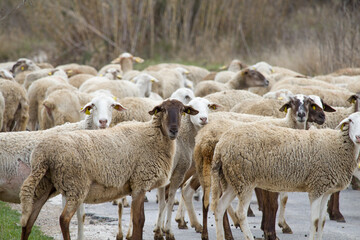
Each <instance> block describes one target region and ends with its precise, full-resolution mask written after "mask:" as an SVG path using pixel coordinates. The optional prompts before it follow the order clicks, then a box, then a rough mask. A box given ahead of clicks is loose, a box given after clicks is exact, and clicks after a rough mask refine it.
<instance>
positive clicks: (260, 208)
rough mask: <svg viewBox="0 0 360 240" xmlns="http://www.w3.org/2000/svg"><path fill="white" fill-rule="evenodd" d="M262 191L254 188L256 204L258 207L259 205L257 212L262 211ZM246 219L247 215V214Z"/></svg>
mask: <svg viewBox="0 0 360 240" xmlns="http://www.w3.org/2000/svg"><path fill="white" fill-rule="evenodd" d="M262 192H263V191H262V190H261V189H260V188H255V195H256V199H257V202H258V205H259V211H262V210H263V196H262ZM248 217H250V216H249V214H248Z"/></svg>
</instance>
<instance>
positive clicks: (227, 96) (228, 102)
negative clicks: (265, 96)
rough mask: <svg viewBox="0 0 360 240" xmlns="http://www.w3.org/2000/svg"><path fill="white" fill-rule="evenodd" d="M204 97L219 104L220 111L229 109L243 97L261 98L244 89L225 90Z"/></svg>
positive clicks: (242, 99) (243, 98)
mask: <svg viewBox="0 0 360 240" xmlns="http://www.w3.org/2000/svg"><path fill="white" fill-rule="evenodd" d="M205 98H206V99H207V100H209V101H210V102H216V103H219V104H221V106H222V107H221V111H230V109H231V108H233V107H234V106H235V105H236V104H238V103H240V102H241V101H244V100H245V99H254V101H256V100H259V99H262V97H261V96H259V95H257V94H255V93H251V92H249V91H246V90H226V91H221V92H216V93H212V94H209V95H207V96H205Z"/></svg>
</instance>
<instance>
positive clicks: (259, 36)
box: [0, 0, 360, 75]
mask: <svg viewBox="0 0 360 240" xmlns="http://www.w3.org/2000/svg"><path fill="white" fill-rule="evenodd" d="M359 28H360V1H359V0H343V1H341V0H317V1H315V0H302V1H295V0H294V1H292V0H241V1H240V0H222V1H215V0H186V1H181V0H146V1H145V0H102V1H101V0H62V1H49V0H1V1H0V62H4V61H11V60H16V59H18V58H20V57H28V58H36V57H37V59H39V61H41V59H42V60H45V61H47V62H50V63H52V64H53V65H58V64H64V63H70V62H77V63H82V64H90V65H92V66H95V67H97V68H99V67H100V66H102V65H104V64H106V63H109V62H110V60H111V59H113V58H115V57H117V56H118V55H119V54H120V53H122V52H124V51H128V52H130V53H132V54H133V55H136V56H140V57H142V58H144V59H145V60H148V59H151V61H148V63H153V62H165V61H167V62H170V61H171V62H175V61H178V62H179V61H186V62H188V63H192V64H197V65H200V66H205V67H207V66H213V65H215V66H216V65H219V64H221V65H222V64H227V63H229V62H230V61H231V60H232V59H234V58H238V59H240V60H242V61H244V62H245V63H247V64H253V63H256V62H258V61H267V62H269V63H270V64H272V65H278V66H283V67H288V68H290V69H293V70H296V71H299V72H301V73H303V74H308V75H315V74H323V73H328V72H332V71H333V70H336V69H338V68H342V67H360V29H359ZM143 66H144V65H143Z"/></svg>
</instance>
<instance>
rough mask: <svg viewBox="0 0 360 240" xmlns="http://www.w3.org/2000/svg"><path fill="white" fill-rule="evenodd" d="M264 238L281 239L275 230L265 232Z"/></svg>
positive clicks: (268, 239) (269, 239)
mask: <svg viewBox="0 0 360 240" xmlns="http://www.w3.org/2000/svg"><path fill="white" fill-rule="evenodd" d="M264 240H279V238H278V237H277V236H276V233H275V232H268V233H265V232H264Z"/></svg>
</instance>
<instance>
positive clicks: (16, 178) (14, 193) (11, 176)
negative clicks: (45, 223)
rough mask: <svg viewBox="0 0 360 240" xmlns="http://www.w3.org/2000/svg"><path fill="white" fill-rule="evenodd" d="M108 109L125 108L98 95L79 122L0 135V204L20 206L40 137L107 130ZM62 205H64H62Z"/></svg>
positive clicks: (80, 233)
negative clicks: (21, 190) (22, 185)
mask: <svg viewBox="0 0 360 240" xmlns="http://www.w3.org/2000/svg"><path fill="white" fill-rule="evenodd" d="M112 109H116V110H117V111H122V110H124V109H125V108H124V107H123V106H122V105H121V104H119V103H118V102H116V101H115V100H114V99H113V97H112V96H111V95H104V93H98V95H97V96H96V97H94V98H93V99H92V100H91V101H90V102H89V103H87V104H86V105H85V106H84V107H83V109H82V112H83V113H85V114H86V118H85V119H84V120H82V121H80V122H76V123H67V124H64V125H61V126H57V127H55V128H51V129H48V130H44V131H32V132H13V133H3V134H1V135H0V139H1V141H0V146H1V147H2V149H4V151H2V152H0V189H1V191H0V200H1V201H6V202H12V203H20V197H19V192H20V187H21V184H22V183H23V181H24V180H25V178H26V177H27V176H28V175H29V174H30V154H31V152H32V150H33V149H34V147H35V146H36V144H37V143H39V142H40V141H41V139H42V138H43V137H44V136H47V135H51V134H53V133H58V132H66V131H75V130H80V129H99V128H105V127H109V124H110V123H111V118H112V116H111V115H112ZM63 203H65V201H63ZM84 214H85V212H84V209H83V207H80V208H79V211H78V239H79V240H80V239H81V240H82V239H84V236H83V220H84V216H85V215H84Z"/></svg>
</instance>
